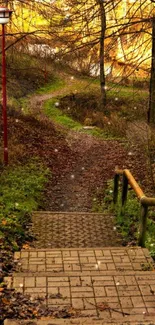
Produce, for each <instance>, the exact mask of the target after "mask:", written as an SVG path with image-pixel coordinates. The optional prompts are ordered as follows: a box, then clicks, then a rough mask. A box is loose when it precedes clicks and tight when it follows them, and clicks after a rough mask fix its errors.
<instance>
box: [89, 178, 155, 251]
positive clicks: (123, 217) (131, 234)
mask: <svg viewBox="0 0 155 325" xmlns="http://www.w3.org/2000/svg"><path fill="white" fill-rule="evenodd" d="M119 192H120V193H119V196H118V202H117V204H116V205H115V206H114V204H113V181H109V182H108V186H107V189H106V191H105V192H104V199H103V200H102V202H100V203H99V201H98V198H97V196H96V198H95V200H94V201H93V211H96V212H103V211H104V212H105V211H107V212H111V213H114V215H115V222H116V229H117V231H118V232H119V233H120V234H121V235H122V237H123V243H124V245H128V244H130V245H138V238H139V229H140V215H141V214H140V203H139V201H138V199H137V198H136V197H135V194H134V192H133V191H132V190H129V191H128V198H127V202H126V205H125V207H124V208H123V209H122V205H121V190H120V191H119ZM153 215H154V210H153V209H151V207H150V210H149V216H148V219H147V233H146V242H145V246H146V248H148V249H149V251H150V254H151V256H152V257H155V222H154V221H153V219H152V216H153Z"/></svg>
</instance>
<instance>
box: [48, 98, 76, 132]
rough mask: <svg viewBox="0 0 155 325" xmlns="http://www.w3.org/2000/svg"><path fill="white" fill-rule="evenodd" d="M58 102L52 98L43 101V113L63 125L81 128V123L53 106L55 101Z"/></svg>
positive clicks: (70, 127)
mask: <svg viewBox="0 0 155 325" xmlns="http://www.w3.org/2000/svg"><path fill="white" fill-rule="evenodd" d="M56 102H59V100H58V99H56V98H52V99H50V100H48V101H46V102H45V104H44V112H45V114H46V115H47V116H48V117H49V118H51V119H52V120H53V121H54V122H56V123H58V124H61V125H64V126H66V127H68V128H69V129H76V130H79V129H81V128H82V125H81V124H80V123H78V122H76V121H74V120H73V119H72V118H71V117H69V116H67V115H65V114H63V113H62V111H61V110H60V109H59V108H57V107H55V103H56Z"/></svg>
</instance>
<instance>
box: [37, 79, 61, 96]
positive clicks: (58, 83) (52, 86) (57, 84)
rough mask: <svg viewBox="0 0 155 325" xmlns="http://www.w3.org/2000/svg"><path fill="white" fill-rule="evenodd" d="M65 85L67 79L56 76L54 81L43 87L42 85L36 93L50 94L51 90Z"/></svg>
mask: <svg viewBox="0 0 155 325" xmlns="http://www.w3.org/2000/svg"><path fill="white" fill-rule="evenodd" d="M64 86H65V81H64V80H62V79H58V78H55V79H54V80H53V82H50V83H48V84H46V85H45V86H43V87H40V88H39V89H38V90H37V91H36V93H37V94H39V95H43V94H48V93H50V92H51V91H56V90H59V89H61V88H63V87H64Z"/></svg>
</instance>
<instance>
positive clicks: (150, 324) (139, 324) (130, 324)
mask: <svg viewBox="0 0 155 325" xmlns="http://www.w3.org/2000/svg"><path fill="white" fill-rule="evenodd" d="M4 325H155V319H153V318H152V317H149V316H148V317H145V318H144V317H143V318H141V319H139V321H137V320H136V319H135V317H134V316H133V317H130V318H127V319H125V320H121V319H120V320H119V319H117V320H115V321H108V320H103V319H93V318H89V319H86V318H84V317H83V318H72V319H54V318H51V319H50V318H47V319H44V320H26V321H25V320H11V319H6V320H5V321H4Z"/></svg>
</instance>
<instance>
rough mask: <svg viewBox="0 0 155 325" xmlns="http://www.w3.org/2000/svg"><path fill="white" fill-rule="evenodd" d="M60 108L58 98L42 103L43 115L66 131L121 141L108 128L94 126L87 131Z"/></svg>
mask: <svg viewBox="0 0 155 325" xmlns="http://www.w3.org/2000/svg"><path fill="white" fill-rule="evenodd" d="M60 108H61V106H60V102H59V99H58V98H52V99H49V100H47V101H46V102H45V103H44V113H45V115H46V116H48V117H49V118H51V119H52V120H53V121H54V122H56V123H58V124H60V125H63V126H65V127H67V128H68V129H73V130H75V131H79V132H82V133H86V134H90V135H93V136H95V137H98V138H102V139H104V140H113V139H115V140H116V139H117V140H120V139H122V138H121V137H120V136H119V135H118V134H115V133H116V132H112V130H111V129H110V128H109V127H106V128H104V129H101V128H99V127H95V126H94V127H92V128H91V127H90V128H89V127H88V129H87V127H86V126H83V124H82V123H80V122H78V121H76V120H74V119H73V118H72V116H68V114H67V113H66V112H65V111H63V110H61V109H60Z"/></svg>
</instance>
